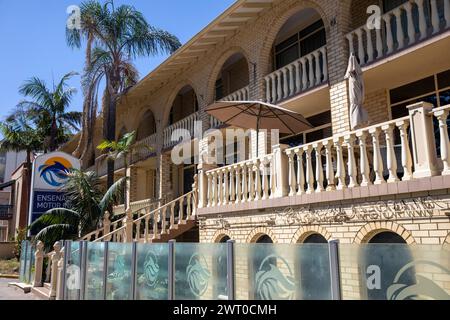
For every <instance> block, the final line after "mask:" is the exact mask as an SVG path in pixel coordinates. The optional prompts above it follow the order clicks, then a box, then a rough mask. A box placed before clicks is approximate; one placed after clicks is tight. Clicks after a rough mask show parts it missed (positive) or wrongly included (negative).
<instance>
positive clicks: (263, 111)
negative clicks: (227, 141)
mask: <svg viewBox="0 0 450 320" xmlns="http://www.w3.org/2000/svg"><path fill="white" fill-rule="evenodd" d="M206 112H207V113H208V114H210V115H212V116H214V117H215V118H217V119H218V120H220V121H222V122H223V123H225V124H228V125H233V126H236V127H240V128H245V129H255V130H256V133H257V134H256V150H257V151H256V152H257V153H258V146H259V141H258V140H259V137H258V136H259V131H260V130H261V129H265V130H272V129H278V130H279V131H280V133H286V134H297V133H300V132H302V131H305V130H308V129H311V128H312V127H313V126H312V125H311V124H310V123H309V122H308V121H307V120H306V119H305V118H304V117H303V116H302V115H301V114H298V113H296V112H293V111H290V110H287V109H284V108H282V107H279V106H276V105H273V104H270V103H266V102H262V101H221V102H216V103H214V104H212V105H210V106H209V107H207V108H206ZM257 156H258V154H257Z"/></svg>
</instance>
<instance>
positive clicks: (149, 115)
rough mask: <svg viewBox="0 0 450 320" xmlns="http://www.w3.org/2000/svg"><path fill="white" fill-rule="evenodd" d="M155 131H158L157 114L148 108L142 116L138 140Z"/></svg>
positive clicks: (137, 134) (137, 135)
mask: <svg viewBox="0 0 450 320" xmlns="http://www.w3.org/2000/svg"><path fill="white" fill-rule="evenodd" d="M155 133H156V122H155V116H154V115H153V112H152V111H151V110H147V111H145V113H144V114H143V115H142V116H141V120H140V121H139V126H138V129H137V132H136V140H137V141H140V140H142V139H145V138H147V137H149V136H151V135H152V134H155Z"/></svg>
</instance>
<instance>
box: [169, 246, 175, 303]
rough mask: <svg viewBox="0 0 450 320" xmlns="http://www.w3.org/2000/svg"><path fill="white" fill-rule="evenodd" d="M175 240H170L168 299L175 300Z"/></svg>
mask: <svg viewBox="0 0 450 320" xmlns="http://www.w3.org/2000/svg"><path fill="white" fill-rule="evenodd" d="M175 243H176V241H175V240H170V241H169V264H168V267H169V270H168V271H169V272H168V278H169V288H168V289H169V290H168V292H169V294H168V299H169V300H174V298H175Z"/></svg>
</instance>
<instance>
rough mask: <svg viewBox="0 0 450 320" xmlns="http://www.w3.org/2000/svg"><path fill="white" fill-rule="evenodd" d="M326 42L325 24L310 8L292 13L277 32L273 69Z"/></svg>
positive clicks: (316, 48) (310, 51)
mask: <svg viewBox="0 0 450 320" xmlns="http://www.w3.org/2000/svg"><path fill="white" fill-rule="evenodd" d="M325 44H326V32H325V25H324V22H323V20H322V18H321V16H320V14H319V13H318V12H317V11H316V10H315V9H312V8H307V9H302V10H300V11H298V12H297V13H295V14H294V15H292V16H291V17H290V18H289V19H288V20H287V21H286V23H285V24H284V25H283V26H282V27H281V29H280V31H279V32H278V34H277V36H276V38H275V41H274V44H273V51H272V59H273V60H272V67H273V71H275V70H278V69H281V68H282V67H284V66H287V65H288V64H290V63H292V62H294V61H296V60H298V59H300V58H301V57H304V56H306V55H308V54H310V53H312V52H314V51H316V50H318V49H319V48H322V47H323V46H325Z"/></svg>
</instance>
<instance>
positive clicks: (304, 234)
mask: <svg viewBox="0 0 450 320" xmlns="http://www.w3.org/2000/svg"><path fill="white" fill-rule="evenodd" d="M313 234H320V235H321V236H323V237H324V238H325V239H327V241H328V240H330V239H331V234H330V233H329V232H328V230H327V229H325V228H324V227H321V226H318V225H315V226H305V227H300V228H299V229H298V230H297V232H295V234H294V236H293V237H292V241H291V243H303V242H304V241H305V240H306V239H307V238H308V237H309V236H311V235H313Z"/></svg>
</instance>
